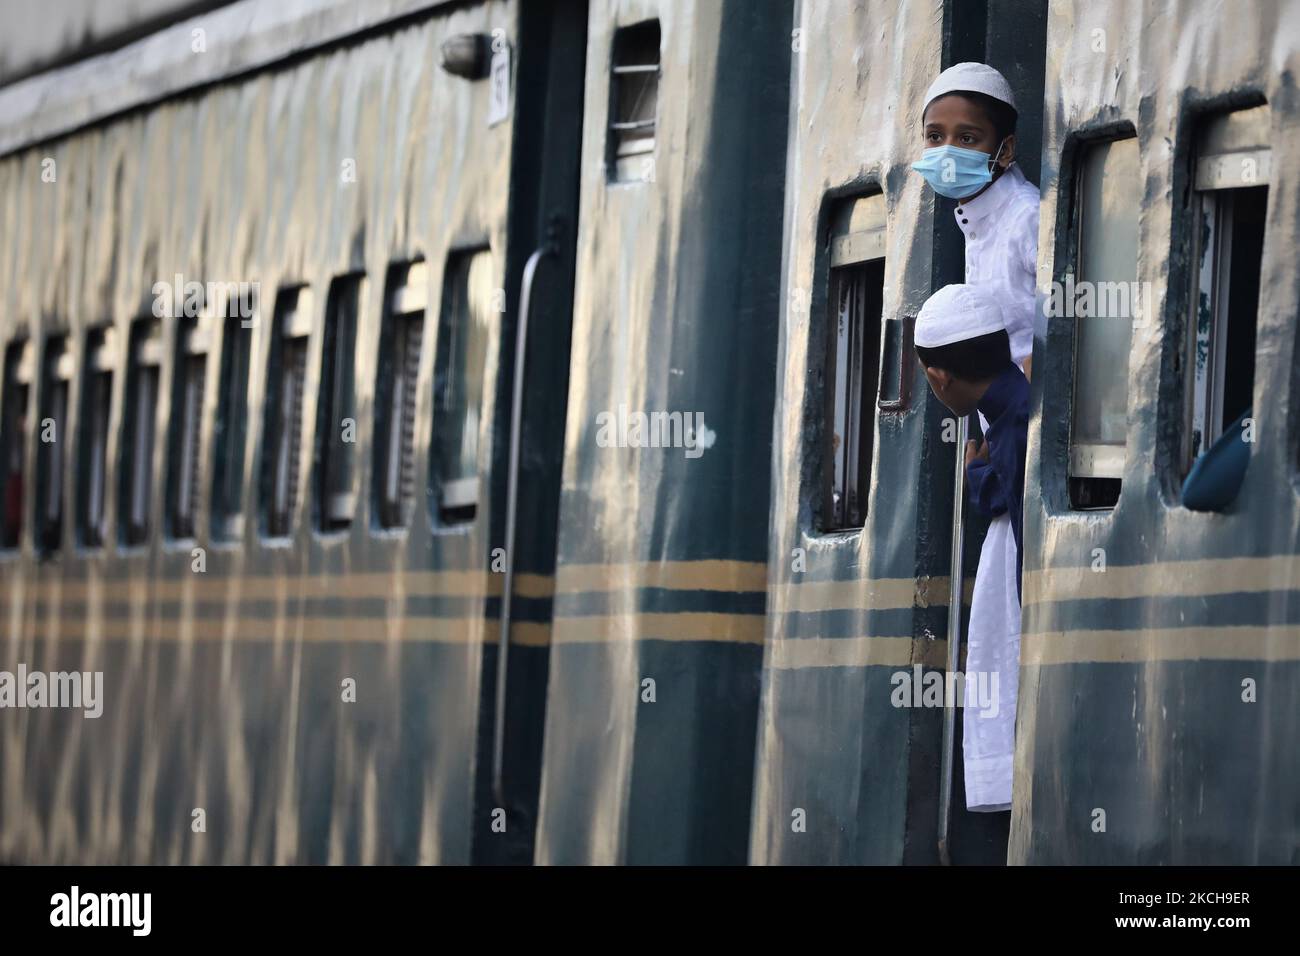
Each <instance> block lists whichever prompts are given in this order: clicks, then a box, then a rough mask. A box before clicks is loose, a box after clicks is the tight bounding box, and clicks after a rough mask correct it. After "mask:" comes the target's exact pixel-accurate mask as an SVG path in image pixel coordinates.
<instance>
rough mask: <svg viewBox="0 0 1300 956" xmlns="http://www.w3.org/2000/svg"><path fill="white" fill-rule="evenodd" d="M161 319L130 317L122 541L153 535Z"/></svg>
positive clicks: (143, 539) (136, 541)
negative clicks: (150, 530) (152, 517)
mask: <svg viewBox="0 0 1300 956" xmlns="http://www.w3.org/2000/svg"><path fill="white" fill-rule="evenodd" d="M162 349H163V346H162V325H161V324H160V323H159V321H158V320H157V319H153V318H143V319H137V320H135V321H134V322H132V323H131V335H130V341H129V342H128V346H127V369H126V403H125V405H124V407H123V414H122V446H121V452H120V454H121V459H122V468H121V471H120V474H121V485H120V488H119V494H118V512H119V514H120V516H121V517H120V520H119V521H118V527H119V528H120V529H121V537H122V543H123V544H126V545H137V544H143V543H144V542H146V541H148V540H149V509H150V506H151V505H152V503H153V446H154V433H155V430H156V428H157V421H156V419H157V412H158V388H159V377H160V372H161V368H162Z"/></svg>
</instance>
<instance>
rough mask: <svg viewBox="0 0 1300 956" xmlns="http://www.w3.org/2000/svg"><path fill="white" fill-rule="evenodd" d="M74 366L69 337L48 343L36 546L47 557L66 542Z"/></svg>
mask: <svg viewBox="0 0 1300 956" xmlns="http://www.w3.org/2000/svg"><path fill="white" fill-rule="evenodd" d="M72 363H73V359H72V352H71V351H70V350H69V348H68V339H67V337H66V336H61V335H60V336H52V337H51V338H49V339H47V340H46V342H45V358H44V361H43V362H42V368H41V413H40V420H39V421H38V422H37V423H36V424H37V457H36V546H37V548H38V549H39V550H40V551H41V552H42V553H47V554H48V553H50V552H53V551H57V550H58V549H59V546H60V544H61V543H62V540H63V475H64V468H65V462H66V458H65V453H64V448H65V446H66V444H67V433H68V383H69V382H70V380H71V379H72Z"/></svg>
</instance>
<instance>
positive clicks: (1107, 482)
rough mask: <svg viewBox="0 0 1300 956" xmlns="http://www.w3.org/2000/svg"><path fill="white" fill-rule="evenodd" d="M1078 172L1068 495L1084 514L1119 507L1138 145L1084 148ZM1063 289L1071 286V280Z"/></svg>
mask: <svg viewBox="0 0 1300 956" xmlns="http://www.w3.org/2000/svg"><path fill="white" fill-rule="evenodd" d="M1077 170H1078V172H1077V175H1076V179H1075V201H1074V213H1075V221H1074V237H1075V250H1076V257H1075V261H1074V263H1073V266H1074V273H1075V275H1074V277H1073V289H1074V290H1075V295H1076V300H1075V301H1073V302H1071V303H1070V307H1071V312H1072V314H1073V321H1074V334H1075V339H1074V404H1073V410H1072V418H1071V427H1070V456H1069V490H1070V504H1071V507H1073V508H1076V509H1080V510H1083V509H1097V508H1113V507H1114V506H1115V504H1116V502H1118V501H1119V493H1120V487H1121V481H1122V477H1123V474H1124V462H1125V458H1126V454H1127V450H1126V446H1127V434H1128V402H1127V395H1128V366H1129V351H1130V346H1131V342H1132V336H1133V319H1134V316H1135V312H1134V309H1135V303H1134V298H1133V294H1132V290H1134V289H1136V288H1137V258H1138V256H1137V252H1138V211H1139V210H1140V209H1141V208H1142V181H1141V178H1140V171H1139V168H1138V145H1137V140H1136V139H1135V138H1128V139H1118V140H1112V141H1109V142H1103V143H1095V144H1091V145H1088V146H1085V147H1084V149H1083V152H1082V154H1081V155H1080V157H1079V163H1078V167H1077ZM1066 285H1067V287H1069V286H1070V285H1071V280H1070V279H1069V277H1068V276H1067V282H1066ZM1120 293H1122V294H1120Z"/></svg>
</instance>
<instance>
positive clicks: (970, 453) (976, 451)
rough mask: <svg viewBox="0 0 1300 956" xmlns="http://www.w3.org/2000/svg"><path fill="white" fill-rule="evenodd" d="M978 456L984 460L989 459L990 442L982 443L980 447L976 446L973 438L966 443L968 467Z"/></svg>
mask: <svg viewBox="0 0 1300 956" xmlns="http://www.w3.org/2000/svg"><path fill="white" fill-rule="evenodd" d="M976 458H980V459H982V460H984V461H988V460H989V443H988V442H987V441H985V442H984V443H983V444H981V445H980V446H979V447H978V448H976V445H975V440H974V439H971V440H970V441H968V442H967V443H966V467H967V468H969V467H970V463H971V462H972V461H974V460H975V459H976Z"/></svg>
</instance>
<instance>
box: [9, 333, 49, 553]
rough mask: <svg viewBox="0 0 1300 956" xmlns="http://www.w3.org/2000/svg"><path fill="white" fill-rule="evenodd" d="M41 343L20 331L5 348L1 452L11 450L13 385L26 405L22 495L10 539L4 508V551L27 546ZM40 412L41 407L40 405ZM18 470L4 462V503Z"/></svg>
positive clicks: (20, 476) (20, 474)
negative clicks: (29, 455) (30, 450)
mask: <svg viewBox="0 0 1300 956" xmlns="http://www.w3.org/2000/svg"><path fill="white" fill-rule="evenodd" d="M36 352H37V345H36V343H35V342H33V341H32V339H31V338H30V337H29V336H27V335H25V334H20V335H16V336H14V337H13V338H12V339H10V340H9V342H8V343H6V345H5V351H4V366H3V369H2V371H3V374H4V383H3V386H0V387H2V388H3V392H0V454H4V453H6V452H7V450H8V447H9V443H10V438H11V437H12V436H10V434H9V430H10V427H11V424H12V422H13V418H14V415H13V412H14V411H15V409H14V407H13V406H12V405H11V401H12V400H13V399H14V398H15V397H16V396H15V395H14V393H13V389H15V388H22V389H24V390H25V391H24V393H23V395H22V406H23V407H22V409H21V422H22V424H23V429H22V438H21V447H20V448H19V449H18V470H17V473H16V477H17V479H18V482H19V486H18V493H19V495H20V496H21V497H20V499H19V503H18V515H17V528H16V530H15V533H14V534H13V535H12V543H9V541H10V538H11V536H10V528H9V524H8V522H7V521H6V520H5V517H4V514H3V512H0V554H6V555H7V554H15V553H18V552H20V551H21V550H22V547H23V530H24V528H25V526H26V524H27V521H26V520H25V518H26V516H27V510H28V502H29V501H30V500H31V497H32V495H31V492H30V491H29V490H28V487H29V486H28V483H27V477H28V471H29V467H28V466H29V462H28V458H27V450H28V445H29V442H30V439H31V435H32V425H33V423H34V422H36V421H39V419H38V418H34V417H33V416H32V401H33V398H35V399H37V401H38V402H39V397H40V391H39V383H38V382H37V381H36V378H37V375H36V370H37V361H36ZM37 411H38V412H39V408H38V409H37ZM14 477H15V473H13V472H11V471H9V469H8V468H6V467H4V466H3V464H0V505H2V504H3V502H4V500H5V499H6V498H7V497H8V494H9V482H10V481H11V480H13V478H14Z"/></svg>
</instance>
